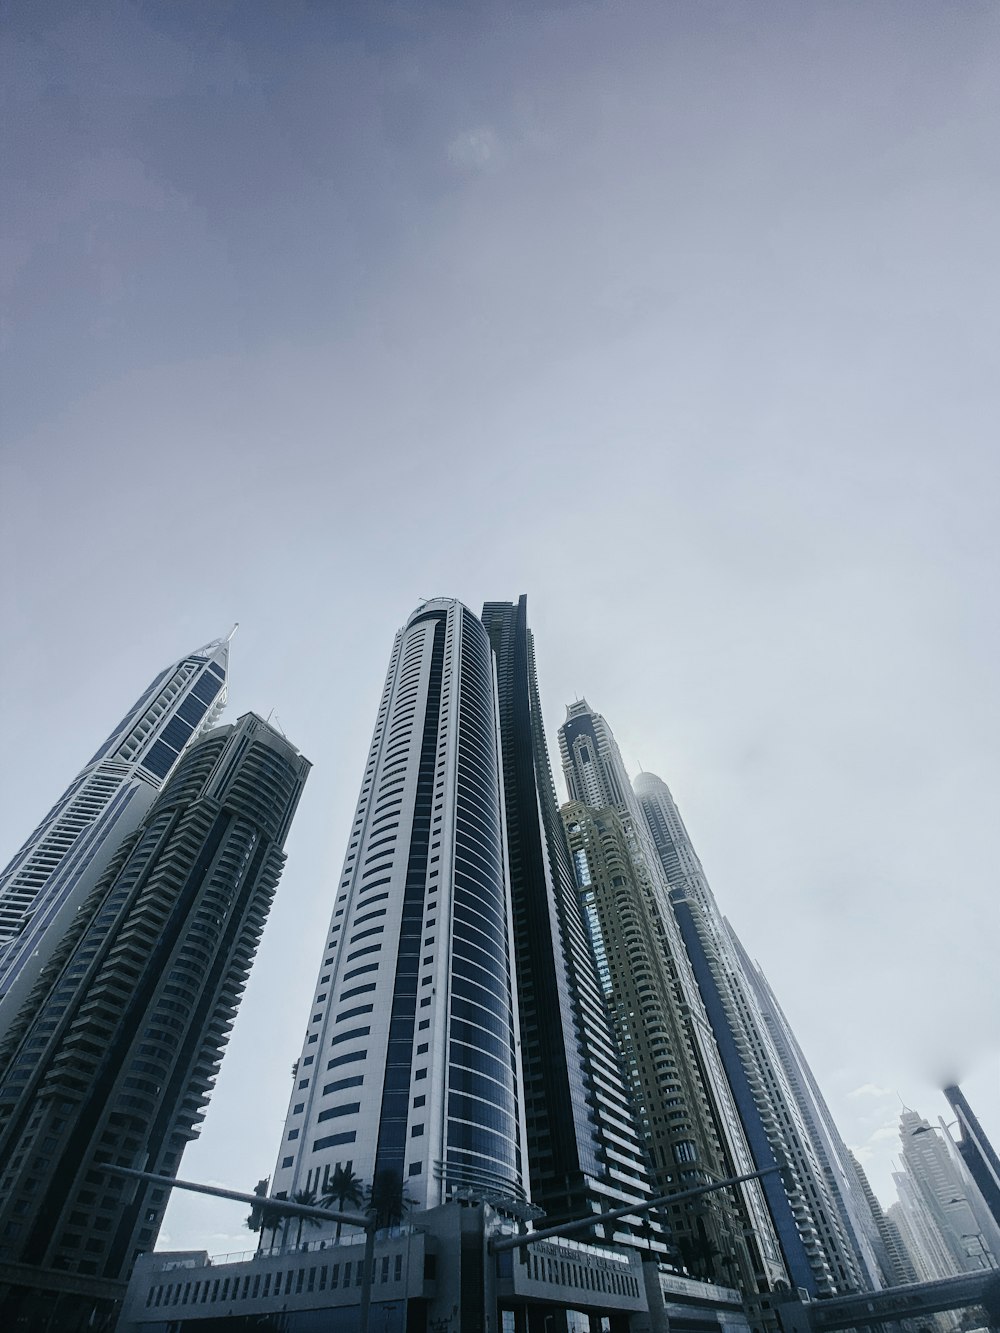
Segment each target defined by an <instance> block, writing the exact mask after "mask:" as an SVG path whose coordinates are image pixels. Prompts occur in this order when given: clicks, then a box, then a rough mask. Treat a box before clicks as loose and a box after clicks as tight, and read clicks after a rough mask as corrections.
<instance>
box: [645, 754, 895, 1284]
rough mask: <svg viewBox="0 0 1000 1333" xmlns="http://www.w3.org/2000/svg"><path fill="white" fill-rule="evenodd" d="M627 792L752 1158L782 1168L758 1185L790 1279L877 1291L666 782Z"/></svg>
mask: <svg viewBox="0 0 1000 1333" xmlns="http://www.w3.org/2000/svg"><path fill="white" fill-rule="evenodd" d="M634 785H635V793H636V797H637V799H638V801H639V804H640V807H641V810H642V815H643V819H644V822H645V825H646V827H647V828H648V830H649V834H650V837H651V839H652V841H653V845H654V847H655V851H656V856H657V859H658V860H659V863H660V865H661V867H662V869H663V874H664V876H665V878H666V881H667V884H668V886H669V896H670V903H671V908H672V912H673V915H674V916H675V918H676V919H677V922H678V925H679V927H680V930H681V933H682V936H683V939H684V943H685V947H686V950H687V954H688V957H689V958H690V959H691V962H692V966H693V968H694V972H695V975H696V977H697V980H698V985H699V989H700V991H701V994H702V997H703V999H704V1002H705V1005H706V1009H707V1011H708V1014H709V1017H710V1021H711V1024H712V1028H713V1031H714V1033H715V1036H716V1039H717V1042H718V1046H719V1050H720V1053H721V1057H722V1060H723V1063H724V1066H725V1069H726V1073H727V1076H728V1078H729V1082H730V1086H731V1087H732V1089H733V1092H734V1097H735V1099H736V1102H737V1104H738V1108H739V1113H740V1117H741V1121H742V1124H743V1126H744V1129H745V1132H746V1135H747V1139H748V1141H749V1143H750V1145H751V1149H752V1152H753V1156H754V1160H755V1161H756V1162H757V1164H758V1165H759V1166H761V1167H764V1166H767V1165H770V1163H771V1162H773V1161H775V1160H781V1161H783V1162H784V1163H785V1164H786V1167H787V1168H788V1172H787V1174H788V1175H789V1176H790V1178H791V1181H792V1182H793V1183H792V1184H791V1185H790V1186H789V1185H787V1184H786V1183H784V1182H782V1181H780V1180H779V1179H778V1178H777V1177H769V1178H767V1179H766V1180H765V1181H764V1182H762V1192H763V1195H764V1197H765V1198H766V1200H767V1204H768V1208H769V1211H770V1214H771V1217H772V1219H773V1222H774V1227H775V1231H776V1233H777V1235H778V1238H779V1240H780V1243H781V1249H782V1253H783V1255H784V1258H785V1262H786V1264H787V1266H788V1271H789V1274H790V1275H791V1277H792V1281H793V1283H794V1285H796V1286H799V1287H803V1288H805V1290H807V1291H808V1292H809V1293H810V1294H811V1295H813V1296H831V1295H836V1294H844V1293H847V1292H851V1291H858V1290H866V1289H869V1288H872V1287H877V1286H880V1285H881V1282H882V1273H881V1269H880V1268H879V1266H878V1263H877V1258H876V1252H875V1251H876V1246H877V1244H878V1235H877V1228H876V1224H875V1220H874V1218H872V1217H871V1216H870V1214H869V1211H868V1207H867V1203H866V1201H865V1199H864V1195H863V1192H862V1190H861V1187H860V1185H859V1184H858V1183H857V1181H856V1179H855V1177H854V1175H853V1172H852V1171H851V1168H850V1164H849V1162H846V1161H845V1158H846V1152H847V1150H846V1147H845V1146H844V1145H843V1142H842V1140H841V1139H840V1135H839V1133H838V1132H837V1129H836V1126H835V1125H834V1122H833V1118H832V1116H831V1115H830V1113H829V1110H828V1108H827V1107H826V1103H825V1101H824V1099H823V1097H822V1094H821V1093H820V1091H819V1088H818V1087H817V1085H816V1082H815V1079H814V1078H813V1076H812V1073H811V1071H810V1070H809V1067H808V1065H807V1064H806V1062H805V1060H804V1058H803V1057H802V1054H801V1051H800V1050H799V1048H798V1044H797V1043H796V1041H795V1038H794V1036H793V1035H792V1033H791V1030H790V1028H789V1027H788V1024H787V1021H786V1020H785V1018H784V1015H783V1014H782V1013H781V1011H780V1008H779V1007H778V1005H777V1002H776V1000H775V999H774V997H773V994H772V993H771V990H770V987H769V986H768V985H767V982H766V979H765V978H764V977H763V975H762V974H760V972H759V970H758V969H757V968H756V966H755V965H754V964H753V962H752V961H751V960H750V958H749V957H748V956H747V954H746V953H745V951H744V950H743V947H742V945H741V944H740V941H739V939H738V938H737V936H736V934H735V932H734V931H733V930H732V927H731V926H730V925H729V923H728V922H727V921H726V920H725V919H724V917H723V916H722V913H721V912H720V910H719V907H718V904H717V902H716V900H715V896H714V894H713V893H712V890H711V888H710V886H709V883H708V880H707V878H706V876H705V872H704V869H703V867H702V864H701V861H700V859H699V857H698V855H697V852H696V851H695V848H694V846H693V844H692V842H691V838H690V836H689V835H688V832H687V829H686V827H685V825H684V822H683V819H682V818H681V815H680V811H679V810H678V808H677V805H676V802H675V801H674V799H673V796H672V795H671V793H670V790H669V788H668V787H667V785H666V783H664V782H663V781H662V780H661V779H660V778H659V777H657V776H656V775H655V774H653V773H640V774H639V775H638V776H637V777H636V780H635V784H634Z"/></svg>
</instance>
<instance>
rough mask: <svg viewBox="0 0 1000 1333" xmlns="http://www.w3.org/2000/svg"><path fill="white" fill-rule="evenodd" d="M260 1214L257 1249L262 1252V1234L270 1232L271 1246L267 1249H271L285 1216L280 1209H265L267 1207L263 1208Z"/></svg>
mask: <svg viewBox="0 0 1000 1333" xmlns="http://www.w3.org/2000/svg"><path fill="white" fill-rule="evenodd" d="M261 1212H262V1216H261V1223H260V1241H259V1242H258V1246H257V1248H258V1250H262V1249H263V1248H264V1232H265V1231H270V1233H271V1245H270V1247H269V1248H271V1249H273V1248H274V1243H275V1241H276V1240H277V1237H278V1229H279V1228H280V1226H281V1224H282V1222H283V1221H284V1220H285V1214H284V1213H283V1212H282V1211H281V1209H280V1208H269V1207H267V1205H265V1206H264V1208H263V1209H262V1210H261Z"/></svg>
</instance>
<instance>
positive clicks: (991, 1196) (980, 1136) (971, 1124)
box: [944, 1084, 1000, 1234]
mask: <svg viewBox="0 0 1000 1333" xmlns="http://www.w3.org/2000/svg"><path fill="white" fill-rule="evenodd" d="M944 1095H945V1096H946V1097H947V1098H948V1102H949V1104H950V1106H951V1109H952V1111H953V1112H954V1113H955V1117H956V1119H957V1121H958V1133H959V1140H958V1143H957V1144H956V1145H955V1147H956V1149H957V1152H958V1154H959V1156H960V1157H961V1159H962V1162H963V1163H964V1165H965V1169H966V1170H967V1171H968V1173H969V1175H970V1176H971V1177H972V1179H973V1180H974V1181H975V1184H976V1188H977V1190H978V1191H979V1194H980V1196H981V1197H982V1200H983V1203H984V1205H985V1207H986V1210H987V1211H988V1213H989V1217H990V1219H992V1223H993V1227H992V1229H993V1231H994V1234H995V1232H996V1230H997V1229H998V1228H1000V1156H998V1155H997V1151H996V1149H995V1148H994V1147H993V1144H992V1143H990V1141H989V1139H988V1138H987V1136H986V1131H985V1130H984V1129H983V1127H982V1125H981V1124H980V1123H979V1120H978V1119H977V1118H976V1116H975V1115H974V1114H973V1111H972V1107H971V1106H970V1105H969V1103H968V1102H967V1101H966V1098H965V1094H964V1093H963V1092H962V1090H961V1088H960V1087H958V1085H957V1084H951V1085H950V1086H949V1087H947V1088H945V1090H944ZM950 1141H951V1140H949V1142H950ZM981 1221H982V1222H983V1223H984V1229H986V1228H988V1222H987V1219H985V1218H981Z"/></svg>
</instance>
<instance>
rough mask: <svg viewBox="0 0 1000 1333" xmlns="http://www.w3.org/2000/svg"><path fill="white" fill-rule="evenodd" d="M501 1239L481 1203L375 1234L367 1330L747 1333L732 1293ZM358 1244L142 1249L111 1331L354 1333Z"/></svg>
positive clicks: (613, 1254)
mask: <svg viewBox="0 0 1000 1333" xmlns="http://www.w3.org/2000/svg"><path fill="white" fill-rule="evenodd" d="M511 1234H513V1227H512V1224H511V1223H510V1222H508V1221H507V1220H506V1219H505V1218H503V1217H501V1216H500V1215H499V1214H498V1213H496V1212H494V1211H493V1210H492V1209H491V1208H490V1207H489V1206H487V1205H484V1204H475V1205H469V1206H466V1205H462V1204H458V1203H451V1204H445V1205H443V1206H441V1207H438V1208H433V1209H429V1210H427V1211H426V1212H420V1213H416V1214H414V1215H413V1218H412V1221H411V1222H410V1224H408V1225H406V1226H404V1227H398V1228H392V1229H390V1230H388V1231H385V1232H380V1233H379V1235H378V1237H377V1239H376V1243H375V1261H374V1265H373V1269H372V1285H371V1316H370V1321H369V1328H370V1330H371V1333H376V1330H377V1333H432V1331H433V1333H666V1330H667V1329H668V1328H670V1327H674V1328H677V1327H680V1328H683V1329H685V1330H691V1331H692V1333H698V1331H699V1330H704V1333H717V1331H718V1330H724V1333H749V1326H748V1324H747V1321H746V1317H745V1315H744V1312H743V1306H742V1303H741V1299H740V1295H739V1293H738V1292H737V1291H735V1290H733V1289H731V1288H728V1287H719V1286H716V1285H714V1284H712V1283H707V1282H695V1281H692V1280H690V1279H687V1278H682V1277H678V1276H676V1275H675V1274H672V1273H667V1272H665V1271H662V1270H661V1267H660V1265H659V1264H658V1263H657V1262H656V1261H655V1259H653V1260H650V1261H648V1262H646V1263H645V1264H644V1263H643V1262H642V1257H641V1255H640V1253H639V1252H638V1251H637V1250H635V1249H634V1248H624V1247H623V1248H618V1247H613V1246H609V1245H588V1244H585V1243H581V1242H579V1241H574V1240H568V1239H566V1238H560V1237H555V1238H550V1239H548V1240H543V1241H537V1242H535V1243H534V1244H530V1245H527V1246H524V1247H523V1248H521V1249H517V1250H507V1251H504V1252H502V1253H494V1252H493V1250H492V1245H491V1242H493V1241H494V1240H496V1239H499V1238H500V1237H502V1236H509V1235H511ZM363 1279H364V1241H363V1238H362V1237H361V1236H353V1237H343V1238H342V1239H341V1240H340V1242H339V1243H331V1242H329V1241H326V1242H312V1243H310V1244H308V1245H302V1246H299V1247H296V1248H290V1249H285V1250H284V1251H283V1252H278V1251H275V1252H270V1253H268V1252H265V1253H263V1254H257V1255H246V1256H229V1255H225V1256H222V1258H221V1259H211V1258H209V1256H208V1255H207V1254H206V1253H204V1252H196V1253H191V1252H188V1251H186V1252H182V1253H168V1252H164V1253H159V1254H157V1253H153V1254H148V1255H145V1256H144V1257H143V1258H142V1259H140V1260H139V1262H138V1263H137V1264H136V1267H135V1272H134V1274H133V1277H132V1282H131V1284H130V1286H129V1291H128V1296H127V1298H126V1301H125V1306H124V1310H123V1313H122V1318H121V1321H120V1323H119V1325H118V1329H119V1333H215V1330H218V1333H231V1331H232V1333H235V1330H240V1331H241V1333H242V1330H250V1329H253V1330H255V1331H256V1333H264V1331H265V1330H267V1331H268V1333H319V1331H320V1330H322V1333H357V1330H358V1328H359V1317H360V1306H361V1293H362V1283H363Z"/></svg>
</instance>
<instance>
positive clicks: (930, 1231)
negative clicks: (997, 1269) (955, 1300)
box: [893, 1108, 993, 1277]
mask: <svg viewBox="0 0 1000 1333" xmlns="http://www.w3.org/2000/svg"><path fill="white" fill-rule="evenodd" d="M945 1137H946V1136H945V1131H944V1130H942V1129H939V1128H937V1127H935V1126H932V1125H931V1124H930V1123H929V1122H928V1121H927V1120H925V1119H924V1118H923V1116H921V1115H920V1114H919V1113H918V1112H917V1111H911V1110H909V1108H904V1110H903V1111H902V1112H901V1114H900V1117H899V1142H900V1154H899V1155H900V1164H901V1166H902V1171H901V1172H900V1173H899V1174H898V1175H894V1176H893V1180H894V1181H895V1182H896V1189H897V1192H898V1193H899V1198H900V1202H901V1203H902V1204H903V1205H904V1208H906V1209H908V1210H909V1212H910V1213H912V1214H914V1216H915V1217H916V1219H917V1220H915V1221H914V1222H913V1226H914V1229H915V1230H917V1231H918V1233H919V1234H920V1235H921V1236H923V1237H924V1239H925V1248H926V1249H927V1251H928V1255H929V1257H930V1259H931V1261H932V1262H933V1264H934V1265H935V1266H936V1267H937V1268H938V1269H946V1270H947V1271H942V1272H941V1273H940V1276H942V1277H948V1276H950V1275H951V1274H954V1273H971V1272H975V1270H976V1269H978V1268H982V1267H990V1266H992V1260H993V1255H992V1251H991V1250H990V1247H989V1245H988V1243H987V1241H986V1239H985V1237H984V1236H983V1232H982V1226H981V1223H980V1220H979V1218H977V1216H976V1212H975V1210H974V1208H973V1206H972V1201H971V1199H970V1194H971V1190H970V1188H969V1186H971V1185H972V1182H971V1180H968V1179H967V1177H966V1176H965V1175H964V1173H963V1172H962V1170H961V1169H960V1167H959V1165H958V1163H957V1162H956V1161H955V1160H954V1159H953V1156H952V1152H951V1151H949V1145H948V1144H946V1142H945ZM921 1213H923V1214H924V1215H925V1216H924V1217H923V1218H922V1219H921V1218H919V1214H921ZM928 1237H929V1240H928ZM942 1251H943V1253H944V1255H945V1256H946V1258H944V1259H943V1258H942Z"/></svg>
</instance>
